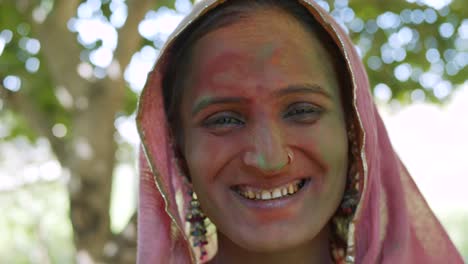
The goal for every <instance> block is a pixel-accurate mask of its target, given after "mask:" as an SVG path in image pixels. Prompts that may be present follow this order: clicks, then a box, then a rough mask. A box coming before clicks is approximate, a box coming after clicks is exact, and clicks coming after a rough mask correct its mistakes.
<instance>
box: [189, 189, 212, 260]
mask: <svg viewBox="0 0 468 264" xmlns="http://www.w3.org/2000/svg"><path fill="white" fill-rule="evenodd" d="M190 196H191V197H192V199H191V201H190V207H189V212H188V214H187V216H186V220H187V221H188V222H189V223H190V236H192V238H193V244H192V245H193V246H194V247H198V248H199V250H200V260H203V259H204V258H205V256H206V255H207V252H206V249H205V246H206V245H207V244H208V241H207V239H206V226H205V218H206V216H205V214H203V212H202V210H201V208H200V202H199V201H198V199H197V195H196V194H195V192H193V191H190Z"/></svg>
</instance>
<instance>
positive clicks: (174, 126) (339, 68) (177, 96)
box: [162, 0, 352, 155]
mask: <svg viewBox="0 0 468 264" xmlns="http://www.w3.org/2000/svg"><path fill="white" fill-rule="evenodd" d="M261 9H263V10H266V9H276V10H282V11H284V12H286V13H288V14H290V15H291V16H292V18H295V19H296V20H297V21H299V22H300V23H301V24H302V25H303V26H304V27H305V28H306V30H307V31H308V32H310V33H311V34H316V35H317V36H318V37H319V38H320V40H321V41H322V43H323V44H324V47H325V48H326V49H327V50H328V52H329V54H330V55H331V57H332V58H333V60H334V61H333V64H334V68H335V71H336V72H337V76H338V77H339V78H340V80H339V82H340V90H341V91H340V94H341V101H342V104H343V110H344V111H345V116H346V119H347V121H349V120H348V116H349V115H350V113H351V111H348V110H350V109H351V100H349V99H350V98H352V97H351V89H350V88H351V87H350V86H349V78H348V77H347V76H348V72H347V71H346V70H344V68H343V65H345V63H344V58H343V55H342V54H341V52H340V50H339V49H338V47H337V45H336V43H335V42H334V41H333V39H332V37H331V36H330V34H329V33H328V32H326V30H325V29H324V28H323V27H322V26H321V25H319V23H318V22H317V21H316V20H315V19H314V18H313V16H312V15H311V14H310V13H309V11H308V10H307V8H306V7H305V6H303V5H301V4H300V3H299V2H298V1H293V0H230V1H227V2H226V3H223V4H220V5H219V6H218V7H215V8H214V9H212V10H210V11H208V12H207V14H205V15H204V16H203V17H201V18H200V19H199V20H196V21H195V22H194V23H193V24H191V25H190V26H189V27H188V28H187V29H185V30H184V31H183V32H182V33H181V35H179V36H178V37H177V39H176V40H175V42H174V43H173V45H172V46H171V47H170V49H169V50H168V51H167V52H169V53H168V55H169V56H168V57H166V58H168V61H167V63H168V64H167V65H165V66H166V68H165V69H164V70H163V76H164V77H163V80H162V85H163V97H164V107H165V111H166V116H167V119H168V121H169V124H170V126H171V131H172V133H173V136H174V137H175V144H176V149H177V152H179V153H178V155H181V153H180V147H181V146H183V144H184V142H183V137H182V135H183V133H182V126H181V120H180V105H181V101H182V95H183V89H184V87H186V83H185V81H186V78H184V77H185V76H187V73H188V70H189V66H190V64H191V56H192V52H193V47H194V44H195V43H196V42H197V41H198V40H199V39H200V38H202V37H203V36H204V35H206V34H208V33H209V32H211V31H214V30H216V29H218V28H221V27H225V26H228V25H231V24H234V23H236V22H239V21H241V20H243V19H246V18H248V17H249V16H250V15H252V14H253V13H255V12H256V11H258V10H261ZM346 99H347V100H346Z"/></svg>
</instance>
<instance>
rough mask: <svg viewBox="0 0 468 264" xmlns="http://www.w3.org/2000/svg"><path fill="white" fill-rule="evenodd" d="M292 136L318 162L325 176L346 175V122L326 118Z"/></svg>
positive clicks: (298, 130) (297, 131)
mask: <svg viewBox="0 0 468 264" xmlns="http://www.w3.org/2000/svg"><path fill="white" fill-rule="evenodd" d="M291 136H292V137H293V138H294V140H295V144H296V145H297V146H299V148H302V149H303V151H304V152H305V153H306V154H307V155H309V156H310V158H312V159H313V160H314V161H315V162H317V164H318V165H319V166H320V169H321V171H322V172H323V173H324V175H328V177H337V176H341V175H344V174H345V173H346V169H347V159H348V141H347V136H346V128H345V125H344V121H342V120H341V119H340V118H338V117H336V116H327V117H324V118H322V119H321V120H320V121H319V122H318V123H316V124H314V125H312V126H310V127H307V128H299V129H296V130H295V131H294V133H293V134H292V135H290V137H291ZM343 178H345V177H344V176H343ZM324 180H326V179H324Z"/></svg>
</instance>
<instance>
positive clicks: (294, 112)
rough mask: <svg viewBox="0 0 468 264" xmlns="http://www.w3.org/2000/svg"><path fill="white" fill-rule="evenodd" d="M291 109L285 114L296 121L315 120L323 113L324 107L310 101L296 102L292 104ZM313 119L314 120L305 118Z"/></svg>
mask: <svg viewBox="0 0 468 264" xmlns="http://www.w3.org/2000/svg"><path fill="white" fill-rule="evenodd" d="M288 109H289V111H288V112H286V114H284V116H283V117H285V118H292V119H293V120H294V119H295V121H299V122H300V121H309V122H305V123H310V121H315V120H316V118H318V117H319V116H320V114H322V112H323V109H322V108H321V107H318V106H316V105H313V104H310V103H295V104H293V105H292V106H290V107H289V108H288ZM305 119H313V120H305Z"/></svg>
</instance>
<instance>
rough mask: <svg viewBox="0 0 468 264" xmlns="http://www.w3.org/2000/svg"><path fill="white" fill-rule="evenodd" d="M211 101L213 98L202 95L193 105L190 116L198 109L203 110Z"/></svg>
mask: <svg viewBox="0 0 468 264" xmlns="http://www.w3.org/2000/svg"><path fill="white" fill-rule="evenodd" d="M211 101H213V96H211V95H204V96H202V97H201V98H200V99H198V100H197V102H196V103H195V104H194V107H193V109H192V114H195V113H197V112H198V111H199V110H200V109H202V108H204V107H205V106H207V105H209V104H210V103H211Z"/></svg>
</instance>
